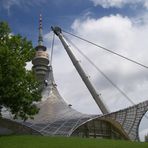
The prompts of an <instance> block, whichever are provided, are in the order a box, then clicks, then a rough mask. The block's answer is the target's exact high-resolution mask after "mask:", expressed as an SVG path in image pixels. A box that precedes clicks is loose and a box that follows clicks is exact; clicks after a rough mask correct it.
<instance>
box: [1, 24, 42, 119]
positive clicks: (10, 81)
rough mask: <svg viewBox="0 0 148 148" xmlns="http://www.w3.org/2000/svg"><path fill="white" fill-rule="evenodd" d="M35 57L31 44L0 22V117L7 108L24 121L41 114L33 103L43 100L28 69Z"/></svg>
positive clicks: (37, 84) (36, 83)
mask: <svg viewBox="0 0 148 148" xmlns="http://www.w3.org/2000/svg"><path fill="white" fill-rule="evenodd" d="M34 54H35V49H34V48H33V46H32V43H31V42H30V41H27V39H26V38H23V37H21V36H20V35H12V34H11V30H10V28H9V26H8V24H7V23H6V22H0V115H1V112H2V108H4V107H5V108H8V109H9V110H10V112H11V113H12V114H13V115H14V118H18V117H21V118H22V119H23V120H26V119H28V118H32V117H33V115H35V114H36V113H38V111H39V109H38V108H37V106H36V105H35V103H34V102H36V101H39V100H40V99H41V93H40V90H39V87H38V86H39V83H38V82H37V80H36V78H35V75H34V73H33V71H31V70H30V71H29V70H26V68H25V66H26V62H28V61H31V59H32V58H33V56H34Z"/></svg>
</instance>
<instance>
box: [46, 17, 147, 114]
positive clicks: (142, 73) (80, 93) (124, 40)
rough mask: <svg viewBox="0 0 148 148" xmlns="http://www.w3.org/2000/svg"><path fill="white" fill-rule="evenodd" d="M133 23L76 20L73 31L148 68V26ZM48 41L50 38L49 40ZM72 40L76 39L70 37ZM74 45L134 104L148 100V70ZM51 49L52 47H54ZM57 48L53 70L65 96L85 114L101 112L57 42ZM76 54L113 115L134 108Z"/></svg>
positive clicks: (123, 19) (111, 19)
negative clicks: (127, 108)
mask: <svg viewBox="0 0 148 148" xmlns="http://www.w3.org/2000/svg"><path fill="white" fill-rule="evenodd" d="M133 22H134V21H133V19H130V18H128V17H123V16H121V15H110V16H106V17H102V18H98V19H94V18H89V17H87V18H86V19H76V20H75V21H74V22H73V24H72V30H73V32H74V33H75V34H77V35H78V36H82V37H84V38H86V39H88V40H90V41H93V42H95V43H98V44H101V45H102V46H105V47H107V48H109V49H112V50H113V51H115V52H118V53H120V54H123V55H125V56H127V57H130V58H131V59H134V60H136V61H139V62H141V63H143V64H145V65H147V63H148V59H147V55H148V50H147V47H148V42H147V39H148V23H147V22H145V23H142V24H134V23H133ZM143 22H144V21H143ZM46 37H47V38H48V36H46ZM69 38H70V39H72V38H71V37H70V36H69ZM50 40H51V39H50ZM72 41H73V42H74V43H75V45H77V47H79V48H80V49H81V50H82V51H83V52H84V53H85V54H86V55H87V56H89V58H90V59H91V60H93V62H94V63H95V64H96V65H97V66H98V67H99V68H100V69H102V71H103V72H105V73H106V75H108V76H109V77H110V78H111V79H112V81H113V82H115V84H117V85H118V86H119V87H120V88H121V89H122V90H123V91H124V92H125V93H127V95H128V96H130V98H131V99H132V100H133V102H135V103H138V102H141V101H144V100H146V99H147V88H148V81H147V70H146V69H144V68H141V67H140V66H136V65H135V64H132V63H130V62H128V61H126V60H123V59H120V58H119V57H117V56H115V55H112V54H110V53H107V52H105V51H103V50H101V49H98V48H96V47H93V46H92V45H89V44H86V43H84V42H81V41H80V40H76V39H75V38H73V39H72ZM48 44H49V39H48ZM47 46H48V47H51V46H50V45H47ZM54 48H55V52H54V59H53V70H54V75H55V79H56V82H57V84H58V89H59V90H60V93H61V94H62V96H63V97H64V98H66V101H67V102H68V103H70V104H72V105H73V107H74V108H76V109H77V110H79V111H81V112H85V113H97V112H99V110H98V108H97V106H96V104H95V102H94V101H93V99H92V97H91V95H90V94H89V92H88V91H87V89H86V87H85V85H84V84H83V82H82V81H81V79H80V77H79V75H78V74H77V72H76V70H75V68H74V67H73V65H72V63H71V61H70V60H69V57H68V56H67V54H66V53H65V51H64V49H63V47H62V45H61V43H60V42H59V41H56V46H55V47H54ZM73 52H74V54H75V55H76V56H77V58H78V59H79V60H81V65H82V66H83V68H84V70H85V71H86V73H87V74H88V75H90V76H91V81H92V83H93V85H94V86H95V88H96V89H97V90H98V92H99V93H101V94H102V98H103V100H104V102H105V103H106V104H107V106H108V107H109V109H110V110H111V111H115V110H118V109H121V108H125V107H127V106H129V105H131V104H130V103H129V102H128V101H127V100H126V99H125V98H124V97H123V96H122V95H121V94H120V93H119V92H118V91H117V90H116V89H114V88H113V87H112V86H111V85H110V83H108V82H107V81H106V80H105V79H104V78H103V77H102V75H101V74H100V73H98V71H96V69H94V68H92V66H91V65H90V64H89V63H88V62H87V61H86V60H85V59H84V58H83V57H82V56H81V55H80V54H79V53H78V52H77V51H76V50H73ZM88 106H89V109H88Z"/></svg>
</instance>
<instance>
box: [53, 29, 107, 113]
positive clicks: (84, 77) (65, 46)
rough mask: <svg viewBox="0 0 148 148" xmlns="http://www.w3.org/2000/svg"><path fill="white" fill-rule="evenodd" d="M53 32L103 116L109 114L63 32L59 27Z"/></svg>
mask: <svg viewBox="0 0 148 148" xmlns="http://www.w3.org/2000/svg"><path fill="white" fill-rule="evenodd" d="M51 28H52V31H53V32H54V33H55V34H56V35H57V36H58V37H59V39H60V40H61V42H62V44H63V46H64V48H65V50H66V52H67V54H68V55H69V57H70V59H71V61H72V63H73V65H74V66H75V68H76V69H77V71H78V73H79V75H80V76H81V78H82V80H83V81H84V83H85V85H86V87H87V88H88V90H89V92H90V93H91V95H92V97H93V98H94V100H95V102H96V103H97V105H98V107H99V108H100V110H101V111H102V113H103V114H108V113H109V111H108V109H107V108H106V106H105V105H104V103H103V102H102V100H101V98H100V96H99V94H98V93H97V92H96V90H95V88H94V87H93V85H92V84H91V82H90V81H89V79H88V77H87V75H86V74H85V72H84V70H83V69H82V67H81V66H80V64H79V62H78V61H77V59H76V58H75V56H74V55H73V53H72V52H71V49H70V47H69V45H68V43H67V42H66V40H65V38H64V36H63V34H62V30H61V28H59V27H51Z"/></svg>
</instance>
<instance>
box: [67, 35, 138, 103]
mask: <svg viewBox="0 0 148 148" xmlns="http://www.w3.org/2000/svg"><path fill="white" fill-rule="evenodd" d="M64 37H65V36H64ZM65 38H66V40H67V41H68V42H69V43H70V44H71V45H72V46H73V47H74V48H76V49H77V51H78V52H79V53H80V54H81V55H82V56H83V57H84V58H85V59H86V60H87V61H88V62H89V63H90V64H91V65H92V66H93V67H94V68H95V69H96V70H97V71H98V72H100V73H101V74H102V75H103V77H104V78H105V79H106V80H107V81H109V82H110V84H112V86H114V87H115V88H116V89H117V90H118V91H119V92H120V93H121V94H122V95H123V96H124V97H125V98H126V99H127V100H128V101H129V102H130V103H131V104H133V105H135V103H134V102H133V101H132V100H131V99H130V98H129V96H127V95H126V94H125V92H123V91H122V90H121V89H120V88H119V87H118V86H117V85H116V84H115V83H114V82H113V81H112V80H111V79H110V78H109V77H108V76H107V75H106V74H105V73H104V72H103V71H102V70H101V69H100V68H98V66H97V65H96V64H94V63H93V62H92V60H90V59H89V58H88V57H87V56H86V55H85V54H84V53H83V52H82V51H81V50H80V49H79V48H78V47H77V46H76V45H74V43H72V41H71V40H69V39H68V38H67V37H65Z"/></svg>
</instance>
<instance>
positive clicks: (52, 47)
mask: <svg viewBox="0 0 148 148" xmlns="http://www.w3.org/2000/svg"><path fill="white" fill-rule="evenodd" d="M54 40H55V34H54V33H53V37H52V43H51V53H50V54H51V55H50V65H52V58H53V49H54Z"/></svg>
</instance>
